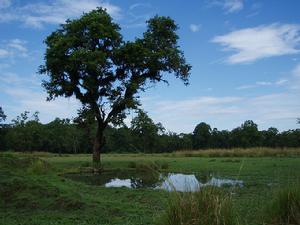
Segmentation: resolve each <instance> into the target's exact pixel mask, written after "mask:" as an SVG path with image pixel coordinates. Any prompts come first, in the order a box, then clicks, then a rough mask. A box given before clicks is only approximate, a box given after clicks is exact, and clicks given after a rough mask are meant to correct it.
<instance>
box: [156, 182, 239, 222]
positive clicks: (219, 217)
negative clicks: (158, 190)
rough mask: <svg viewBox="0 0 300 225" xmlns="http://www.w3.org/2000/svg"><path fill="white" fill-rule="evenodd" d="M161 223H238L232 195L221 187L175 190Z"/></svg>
mask: <svg viewBox="0 0 300 225" xmlns="http://www.w3.org/2000/svg"><path fill="white" fill-rule="evenodd" d="M159 224H160V225H208V224H209V225H237V224H238V219H237V215H235V214H234V212H233V208H232V201H231V196H230V194H229V193H225V192H224V191H223V190H222V189H221V188H217V187H204V188H201V189H199V190H198V191H196V192H188V193H178V192H174V193H173V194H172V197H171V198H170V199H169V204H168V206H167V208H166V212H165V213H164V214H163V215H162V217H161V218H160V221H159Z"/></svg>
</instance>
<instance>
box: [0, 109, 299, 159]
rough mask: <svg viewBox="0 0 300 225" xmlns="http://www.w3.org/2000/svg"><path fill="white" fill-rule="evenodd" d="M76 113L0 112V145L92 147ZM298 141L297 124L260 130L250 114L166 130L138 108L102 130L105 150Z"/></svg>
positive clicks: (91, 128)
mask: <svg viewBox="0 0 300 225" xmlns="http://www.w3.org/2000/svg"><path fill="white" fill-rule="evenodd" d="M79 115H80V116H78V117H77V118H74V119H72V120H71V119H59V118H56V119H55V120H53V121H51V122H49V123H47V124H42V123H41V122H40V121H39V114H38V112H35V113H33V114H30V113H29V112H27V111H25V112H24V113H22V114H21V115H20V116H17V118H15V119H13V120H12V121H11V123H8V122H5V119H6V116H5V114H4V112H3V110H2V109H1V113H0V118H1V119H0V151H7V150H11V151H20V152H33V151H46V152H53V153H90V152H91V151H92V146H93V141H94V137H95V132H96V121H94V120H93V119H88V116H87V115H86V114H82V113H81V114H79ZM251 147H271V148H286V147H300V129H294V130H287V131H282V132H279V131H278V129H276V128H273V127H271V128H269V129H268V130H261V131H260V130H258V127H257V124H255V123H254V122H253V121H252V120H247V121H245V122H244V123H243V124H242V125H241V126H239V127H237V128H234V129H232V130H231V131H229V130H218V129H217V128H211V127H210V125H209V124H207V123H204V122H201V123H199V124H198V125H197V126H196V127H195V129H194V131H193V132H192V133H180V134H178V133H174V132H170V131H166V129H165V128H164V127H163V125H162V124H161V123H154V121H153V120H152V119H151V118H150V117H149V116H148V114H147V113H146V112H144V111H142V110H139V111H138V112H137V114H136V117H134V118H133V119H132V121H131V124H130V126H128V125H125V124H119V125H118V126H109V127H108V129H107V130H106V131H105V145H104V152H118V153H122V152H124V153H125V152H126V153H129V152H144V153H156V152H157V153H158V152H172V151H176V150H192V149H194V150H195V149H214V148H222V149H230V148H251Z"/></svg>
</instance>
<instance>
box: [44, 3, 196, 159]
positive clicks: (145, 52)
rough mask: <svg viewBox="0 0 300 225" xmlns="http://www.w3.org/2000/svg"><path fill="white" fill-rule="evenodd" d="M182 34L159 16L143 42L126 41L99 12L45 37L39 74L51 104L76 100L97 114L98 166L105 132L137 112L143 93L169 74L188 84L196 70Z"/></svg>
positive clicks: (84, 15) (149, 21) (95, 146)
mask: <svg viewBox="0 0 300 225" xmlns="http://www.w3.org/2000/svg"><path fill="white" fill-rule="evenodd" d="M177 29H178V26H177V25H176V24H175V22H174V21H173V20H172V19H171V18H170V17H161V16H155V17H153V18H152V19H150V20H148V21H147V30H146V31H145V32H144V33H143V36H142V37H141V38H136V39H135V40H134V41H124V40H123V37H122V35H121V34H120V27H119V25H118V24H116V23H114V22H113V21H112V18H111V17H110V15H109V14H108V13H107V12H106V11H105V10H104V9H102V8H98V9H96V10H93V11H91V12H89V13H85V14H83V16H82V17H81V18H79V19H74V20H68V21H66V23H65V24H63V25H61V27H60V28H59V29H57V30H56V31H54V32H53V33H52V34H51V35H49V36H48V37H47V38H46V40H45V43H46V45H47V49H46V54H45V64H44V65H42V66H41V67H40V73H41V74H46V75H47V79H45V80H44V81H43V87H44V88H45V90H46V91H47V92H48V100H52V99H54V98H56V97H58V96H63V97H71V96H75V97H76V98H77V99H78V100H80V102H81V103H82V105H83V107H84V108H88V109H89V110H90V111H91V112H92V113H93V114H94V116H95V117H96V119H97V123H98V131H97V134H96V139H95V144H94V153H97V154H94V161H100V153H98V152H100V150H101V147H102V146H103V144H104V142H105V140H104V139H103V131H104V129H105V127H106V126H107V125H108V124H109V123H118V122H119V121H120V120H122V119H123V118H124V117H125V112H126V109H135V108H137V107H138V105H139V101H138V98H139V93H140V92H141V91H145V90H146V89H147V88H148V87H149V85H152V84H155V83H157V82H161V81H162V82H168V81H167V77H166V75H167V74H174V75H175V77H177V78H179V79H181V80H183V82H184V83H185V84H187V83H188V78H189V75H190V70H191V66H190V65H189V64H188V63H187V62H186V60H185V58H184V55H183V52H182V51H181V50H180V49H179V46H178V43H177V41H178V35H177V34H176V31H177ZM95 157H96V158H95Z"/></svg>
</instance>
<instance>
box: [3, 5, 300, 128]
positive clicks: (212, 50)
mask: <svg viewBox="0 0 300 225" xmlns="http://www.w3.org/2000/svg"><path fill="white" fill-rule="evenodd" d="M97 6H102V7H105V8H107V10H108V12H109V13H110V14H111V15H112V17H113V18H114V20H115V21H116V22H117V23H119V24H120V26H121V28H122V34H123V36H124V39H125V40H133V39H134V38H135V37H138V36H140V35H141V34H142V33H143V31H144V30H145V28H146V26H145V21H146V20H147V19H149V18H151V17H152V16H154V15H156V14H158V15H164V16H170V17H171V18H173V19H174V20H175V21H176V23H177V24H178V25H179V27H180V29H179V31H178V34H179V36H180V41H179V44H180V46H181V48H182V50H183V51H184V53H185V56H186V58H187V61H188V62H189V63H190V64H191V65H192V67H193V68H192V73H191V78H190V85H189V86H187V87H186V86H184V85H183V83H182V82H180V81H179V80H176V79H174V78H172V76H171V75H169V77H170V79H169V81H170V85H169V86H166V85H164V84H159V85H158V86H156V87H155V88H153V89H150V90H147V92H146V93H143V94H142V97H141V101H142V104H143V108H144V109H145V110H146V111H147V112H148V113H149V115H150V116H151V118H153V119H154V121H155V122H162V123H163V125H164V126H165V127H166V128H167V130H171V131H175V132H191V131H192V130H193V129H194V127H195V125H196V124H198V123H199V122H201V121H204V122H207V123H209V124H210V125H211V126H212V127H217V128H218V129H232V128H234V127H237V126H239V125H240V124H241V123H242V122H243V121H245V120H247V119H252V120H254V121H255V122H256V123H257V124H258V125H259V129H266V128H268V127H270V126H273V127H277V128H279V129H280V130H287V129H294V128H297V127H298V125H297V124H296V118H297V117H300V101H299V99H300V98H299V97H300V15H299V10H300V1H299V0H288V1H287V0H276V1H274V0H264V1H263V0H190V1H182V0H172V1H167V0H165V1H161V0H148V1H140V0H135V1H132V0H128V1H123V0H110V1H102V0H86V1H84V0H77V1H71V0H52V1H37V0H28V1H21V0H0V31H1V32H0V106H2V107H3V109H4V111H5V113H6V114H7V115H8V121H10V120H11V119H13V118H15V117H16V116H17V115H19V114H20V113H21V112H23V111H25V110H28V111H31V112H34V111H39V112H40V118H41V121H42V122H49V121H50V120H53V119H54V118H55V117H60V118H65V117H69V118H70V117H73V116H75V115H76V109H78V108H79V107H80V104H79V103H78V102H77V101H76V99H74V98H70V99H63V98H60V99H57V100H55V101H52V102H46V101H45V99H46V94H45V92H44V91H43V89H42V88H41V85H40V83H41V80H42V77H41V76H40V75H37V74H36V72H37V70H38V66H39V65H41V64H42V63H43V54H44V51H45V45H44V44H43V40H44V39H45V37H46V36H47V35H49V34H50V33H51V32H52V31H54V30H55V29H57V28H58V25H59V24H60V23H63V22H64V21H65V20H66V19H67V18H76V17H78V16H80V15H81V14H82V12H88V11H90V10H92V9H94V8H96V7H97ZM131 117H132V115H130V116H129V118H128V119H127V121H130V119H131Z"/></svg>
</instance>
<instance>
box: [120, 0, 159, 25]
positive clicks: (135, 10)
mask: <svg viewBox="0 0 300 225" xmlns="http://www.w3.org/2000/svg"><path fill="white" fill-rule="evenodd" d="M154 14H155V13H154V11H153V7H152V5H151V4H150V3H135V4H132V5H130V6H129V9H128V10H127V11H126V17H125V18H124V19H125V20H124V21H123V22H122V23H123V24H122V26H124V27H126V28H140V27H145V26H146V21H147V20H149V19H150V18H151V17H152V16H153V15H154Z"/></svg>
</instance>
